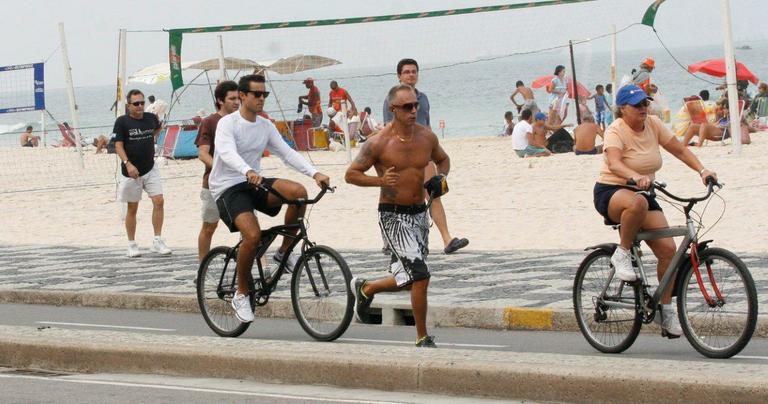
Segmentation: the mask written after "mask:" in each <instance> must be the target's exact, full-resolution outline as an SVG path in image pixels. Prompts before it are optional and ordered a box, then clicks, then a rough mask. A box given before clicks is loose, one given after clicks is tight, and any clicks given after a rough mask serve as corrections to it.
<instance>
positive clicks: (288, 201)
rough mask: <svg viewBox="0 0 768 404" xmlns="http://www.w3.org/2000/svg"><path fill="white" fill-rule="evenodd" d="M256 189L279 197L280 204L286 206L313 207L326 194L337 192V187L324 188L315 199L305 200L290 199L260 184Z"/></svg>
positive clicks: (268, 186)
mask: <svg viewBox="0 0 768 404" xmlns="http://www.w3.org/2000/svg"><path fill="white" fill-rule="evenodd" d="M255 187H257V188H261V189H263V190H265V191H267V192H269V193H271V194H273V195H275V196H276V197H278V199H280V202H282V203H284V204H286V205H312V204H315V203H317V202H318V201H319V200H320V199H323V196H324V195H325V193H326V192H330V193H334V192H336V187H322V188H321V189H320V192H318V193H317V195H315V197H314V198H312V199H304V198H299V199H288V198H286V197H285V196H283V194H281V193H280V192H278V191H277V190H276V189H274V188H272V187H271V186H270V185H267V184H259V185H255Z"/></svg>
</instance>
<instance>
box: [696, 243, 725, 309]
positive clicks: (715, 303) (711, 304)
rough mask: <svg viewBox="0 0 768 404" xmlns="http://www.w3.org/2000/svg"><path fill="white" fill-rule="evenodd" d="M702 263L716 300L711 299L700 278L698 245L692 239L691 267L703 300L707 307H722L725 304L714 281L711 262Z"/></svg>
mask: <svg viewBox="0 0 768 404" xmlns="http://www.w3.org/2000/svg"><path fill="white" fill-rule="evenodd" d="M704 265H705V266H706V267H707V276H708V277H709V283H710V284H711V285H712V291H713V292H715V296H716V297H717V300H715V299H712V297H711V296H710V294H709V292H708V291H707V287H706V286H705V285H704V280H703V279H702V276H701V271H700V270H699V245H698V243H697V242H696V241H695V240H694V241H692V242H691V268H693V273H694V274H695V275H696V282H697V283H698V284H699V290H701V294H702V295H703V296H704V300H706V301H707V304H708V305H709V307H722V306H723V305H724V304H725V299H724V298H723V295H722V294H721V293H720V288H718V287H717V281H715V276H714V274H713V273H712V262H711V261H705V262H704Z"/></svg>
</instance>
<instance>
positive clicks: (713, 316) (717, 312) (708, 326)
mask: <svg viewBox="0 0 768 404" xmlns="http://www.w3.org/2000/svg"><path fill="white" fill-rule="evenodd" d="M720 262H724V263H726V264H727V266H720V265H718V264H719V263H720ZM699 263H700V265H699V272H700V274H701V277H702V282H703V284H704V285H705V287H706V289H707V292H708V294H709V295H710V297H711V298H713V299H715V298H716V294H715V293H714V288H713V286H712V283H711V281H710V278H709V271H708V270H707V266H709V268H710V269H711V271H712V275H713V277H714V279H715V285H717V286H718V289H719V291H720V293H721V296H723V300H724V301H725V303H724V304H723V305H722V306H719V307H710V306H709V305H708V304H707V302H706V300H704V296H703V294H702V292H701V289H700V287H699V283H698V281H697V279H696V276H695V275H694V274H695V272H694V271H693V267H692V264H691V263H690V261H688V263H687V264H685V266H684V267H683V268H682V269H681V271H683V272H682V273H681V274H680V278H679V281H678V284H677V310H678V313H679V318H680V326H681V327H682V329H683V333H684V334H685V337H686V338H687V339H688V342H689V343H690V344H691V345H692V346H693V348H694V349H696V350H697V351H698V352H699V353H701V354H702V355H704V356H706V357H708V358H714V359H725V358H730V357H732V356H733V355H736V354H737V353H739V352H741V350H742V349H744V347H745V346H747V344H748V343H749V340H750V339H751V338H752V334H753V333H754V331H755V327H756V325H757V291H756V290H755V282H754V280H753V279H752V275H751V274H750V273H749V270H748V269H747V266H746V265H745V264H744V262H743V261H742V260H741V259H740V258H739V257H738V256H736V254H734V253H732V252H730V251H728V250H724V249H722V248H716V247H713V248H707V249H705V250H704V251H702V252H700V253H699ZM729 275H730V276H732V278H731V279H728V278H727V277H728V276H729ZM740 294H743V296H740Z"/></svg>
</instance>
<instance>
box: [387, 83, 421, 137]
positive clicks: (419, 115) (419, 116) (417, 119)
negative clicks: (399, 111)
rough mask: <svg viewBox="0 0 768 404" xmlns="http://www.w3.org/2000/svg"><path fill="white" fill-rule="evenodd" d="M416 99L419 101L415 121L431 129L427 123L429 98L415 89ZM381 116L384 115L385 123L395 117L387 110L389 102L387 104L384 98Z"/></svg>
mask: <svg viewBox="0 0 768 404" xmlns="http://www.w3.org/2000/svg"><path fill="white" fill-rule="evenodd" d="M416 101H418V103H419V109H418V110H416V123H418V124H419V125H424V126H426V127H428V128H430V129H431V128H432V126H430V124H429V98H427V95H426V94H424V93H422V92H421V91H419V90H416ZM382 116H383V117H384V124H385V125H386V124H388V123H389V122H391V121H392V120H393V119H395V117H394V115H393V114H392V111H390V110H389V104H387V99H386V98H385V99H384V113H383V114H382Z"/></svg>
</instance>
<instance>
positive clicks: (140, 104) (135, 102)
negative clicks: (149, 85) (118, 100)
mask: <svg viewBox="0 0 768 404" xmlns="http://www.w3.org/2000/svg"><path fill="white" fill-rule="evenodd" d="M131 105H133V106H134V107H140V106H143V105H144V101H134V102H132V103H131Z"/></svg>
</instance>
